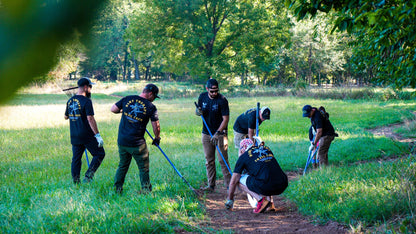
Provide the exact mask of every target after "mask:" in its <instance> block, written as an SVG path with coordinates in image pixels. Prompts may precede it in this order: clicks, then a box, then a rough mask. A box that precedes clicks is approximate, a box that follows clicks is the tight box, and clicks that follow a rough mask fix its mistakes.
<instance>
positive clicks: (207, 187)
mask: <svg viewBox="0 0 416 234" xmlns="http://www.w3.org/2000/svg"><path fill="white" fill-rule="evenodd" d="M201 190H202V191H204V192H208V193H212V192H214V191H215V187H214V186H209V185H208V186H206V187H203V188H201Z"/></svg>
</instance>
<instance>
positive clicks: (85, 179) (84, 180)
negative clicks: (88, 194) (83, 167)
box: [82, 176, 92, 184]
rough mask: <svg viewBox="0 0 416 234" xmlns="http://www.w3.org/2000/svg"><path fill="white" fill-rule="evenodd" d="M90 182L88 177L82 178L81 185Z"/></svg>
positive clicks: (90, 179)
mask: <svg viewBox="0 0 416 234" xmlns="http://www.w3.org/2000/svg"><path fill="white" fill-rule="evenodd" d="M91 181H92V178H89V177H86V176H85V177H84V179H83V180H82V183H84V184H88V183H90V182H91Z"/></svg>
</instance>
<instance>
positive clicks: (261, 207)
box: [253, 197, 270, 214]
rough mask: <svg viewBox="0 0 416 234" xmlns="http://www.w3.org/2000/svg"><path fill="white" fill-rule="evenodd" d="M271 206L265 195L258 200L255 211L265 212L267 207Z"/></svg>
mask: <svg viewBox="0 0 416 234" xmlns="http://www.w3.org/2000/svg"><path fill="white" fill-rule="evenodd" d="M269 206H270V201H268V200H267V199H266V198H265V197H263V198H262V199H261V200H260V201H258V202H257V208H256V209H254V210H253V212H254V213H256V214H258V213H263V212H264V211H265V210H266V209H267V207H269Z"/></svg>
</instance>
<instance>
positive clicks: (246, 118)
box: [233, 106, 270, 149]
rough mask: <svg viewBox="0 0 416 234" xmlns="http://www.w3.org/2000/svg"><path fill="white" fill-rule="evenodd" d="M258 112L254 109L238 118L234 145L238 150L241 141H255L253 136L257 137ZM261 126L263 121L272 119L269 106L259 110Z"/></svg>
mask: <svg viewBox="0 0 416 234" xmlns="http://www.w3.org/2000/svg"><path fill="white" fill-rule="evenodd" d="M256 110H257V108H252V109H249V110H247V111H245V112H244V113H242V114H241V115H239V116H238V117H237V119H236V120H235V122H234V127H233V129H234V145H235V148H236V149H239V148H240V142H241V140H243V139H245V138H247V137H248V138H250V139H251V140H252V141H254V139H253V136H255V135H256V115H257V114H256ZM258 118H259V119H258V121H259V126H260V124H261V123H263V121H265V120H267V119H270V108H268V107H267V106H265V107H262V108H261V109H260V110H259V117H258Z"/></svg>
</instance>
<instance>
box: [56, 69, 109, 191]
mask: <svg viewBox="0 0 416 234" xmlns="http://www.w3.org/2000/svg"><path fill="white" fill-rule="evenodd" d="M93 84H94V83H92V82H91V80H90V79H88V78H86V77H83V78H81V79H79V80H78V93H77V94H76V95H74V96H72V97H71V98H70V99H69V100H68V102H67V104H66V110H65V116H64V118H65V119H69V127H70V132H71V144H72V163H71V174H72V180H73V182H74V183H75V184H78V183H79V182H80V173H81V158H82V154H83V153H84V150H85V149H87V150H88V151H89V152H90V153H91V155H92V156H93V159H92V161H91V164H90V166H89V168H88V170H87V172H86V173H85V177H84V180H83V181H84V182H90V181H91V180H92V179H93V177H94V174H95V172H96V171H97V169H98V167H100V165H101V162H102V161H103V159H104V157H105V151H104V148H103V145H104V141H103V138H102V137H101V136H100V133H99V132H98V127H97V123H96V121H95V118H94V109H93V107H92V102H91V99H90V97H91V88H92V85H93Z"/></svg>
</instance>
